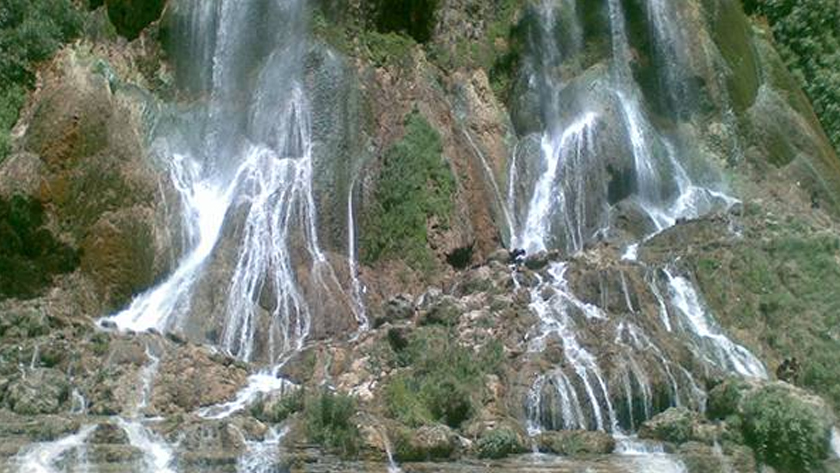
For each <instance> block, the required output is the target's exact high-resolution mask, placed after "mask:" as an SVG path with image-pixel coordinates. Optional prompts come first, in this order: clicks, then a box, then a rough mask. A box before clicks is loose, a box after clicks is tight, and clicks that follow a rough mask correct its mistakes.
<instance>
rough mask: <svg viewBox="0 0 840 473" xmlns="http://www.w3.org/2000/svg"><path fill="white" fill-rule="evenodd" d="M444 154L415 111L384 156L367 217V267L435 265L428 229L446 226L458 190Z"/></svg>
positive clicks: (437, 137)
mask: <svg viewBox="0 0 840 473" xmlns="http://www.w3.org/2000/svg"><path fill="white" fill-rule="evenodd" d="M442 153H443V145H442V144H441V140H440V135H439V134H438V132H437V131H436V130H435V129H434V128H433V127H432V126H431V125H430V124H429V122H427V121H426V119H425V118H423V116H422V115H421V114H420V113H419V112H417V111H414V112H411V113H410V114H409V115H408V116H407V117H406V119H405V134H404V136H403V138H402V139H401V140H400V141H398V142H397V143H395V144H394V145H393V146H391V147H390V148H389V149H388V150H387V151H386V152H385V156H384V160H383V163H382V170H381V172H380V175H379V180H378V182H377V186H376V192H375V195H374V199H375V202H374V203H373V205H372V209H371V210H369V211H368V213H367V215H366V216H365V219H364V223H363V226H364V232H363V233H362V234H363V235H364V240H363V242H362V243H363V250H364V252H363V258H364V261H365V262H366V263H374V262H376V261H378V260H380V259H383V258H389V257H393V258H399V259H402V260H404V261H406V262H407V263H409V264H411V265H413V266H415V267H418V268H423V269H429V268H430V267H431V265H432V256H431V254H430V251H429V249H428V247H427V240H428V230H427V225H428V224H429V221H430V220H435V221H437V222H438V224H439V225H446V224H447V223H448V220H449V214H450V213H451V212H452V194H453V193H454V190H455V180H454V177H453V176H452V172H451V170H450V169H449V165H448V164H447V162H446V161H445V160H444V158H443V156H442Z"/></svg>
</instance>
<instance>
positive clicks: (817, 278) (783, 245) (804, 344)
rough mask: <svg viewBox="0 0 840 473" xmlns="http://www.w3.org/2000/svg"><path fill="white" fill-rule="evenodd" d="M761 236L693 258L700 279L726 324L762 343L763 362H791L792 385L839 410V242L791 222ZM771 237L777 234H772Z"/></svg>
mask: <svg viewBox="0 0 840 473" xmlns="http://www.w3.org/2000/svg"><path fill="white" fill-rule="evenodd" d="M769 230H770V231H766V232H764V236H765V242H763V243H761V242H759V240H757V239H756V240H753V241H749V242H744V243H743V244H739V245H737V246H735V247H732V248H727V249H726V250H725V251H722V252H715V253H711V254H706V255H704V257H703V258H704V259H705V260H709V259H715V260H717V261H718V263H719V264H712V263H711V262H709V261H704V259H698V261H695V271H696V274H697V277H698V280H699V282H700V284H701V287H702V289H703V293H704V294H706V296H707V298H708V300H709V302H710V303H711V304H712V307H713V308H714V309H715V313H716V314H717V315H718V316H719V317H720V318H721V321H722V322H723V323H724V325H725V326H727V327H733V328H735V329H739V330H741V331H742V333H748V334H750V336H751V337H754V341H757V342H759V343H760V344H761V346H762V348H763V351H764V353H765V357H768V356H769V357H771V359H772V358H775V361H776V363H779V362H781V360H783V359H784V358H792V357H793V358H796V359H797V360H798V361H799V364H800V366H801V369H800V372H799V373H798V377H797V379H795V380H794V381H795V382H796V384H798V385H801V386H803V387H806V388H808V389H812V390H813V391H815V392H817V393H819V394H821V395H823V396H825V397H826V398H828V399H829V400H831V401H832V402H833V404H834V406H835V407H837V406H840V365H838V364H837V362H836V360H837V359H838V357H840V341H838V340H837V338H836V336H834V335H833V333H835V331H836V329H835V327H837V326H838V324H840V288H838V287H836V285H833V284H829V283H828V281H838V280H840V239H838V237H837V236H836V235H833V234H827V233H826V234H817V235H810V236H806V235H809V233H811V232H810V230H802V229H800V228H799V225H798V224H796V222H788V223H785V224H778V228H777V229H776V230H774V229H773V228H770V229H769ZM774 233H776V234H775V235H774Z"/></svg>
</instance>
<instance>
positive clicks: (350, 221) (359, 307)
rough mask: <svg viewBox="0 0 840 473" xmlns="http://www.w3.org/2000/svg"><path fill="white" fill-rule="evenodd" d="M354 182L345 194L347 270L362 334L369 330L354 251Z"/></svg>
mask: <svg viewBox="0 0 840 473" xmlns="http://www.w3.org/2000/svg"><path fill="white" fill-rule="evenodd" d="M354 188H355V182H351V183H350V190H349V191H348V192H347V268H348V270H349V271H350V289H351V291H352V294H353V304H354V307H353V309H354V312H355V313H356V320H357V322H358V323H359V331H360V332H363V331H365V330H367V329H368V328H370V320H368V316H367V313H366V312H365V301H364V292H365V291H364V287H363V286H362V282H361V281H360V280H359V267H358V266H359V265H358V260H357V255H356V254H357V251H356V242H357V237H356V215H355V213H354V209H353V189H354Z"/></svg>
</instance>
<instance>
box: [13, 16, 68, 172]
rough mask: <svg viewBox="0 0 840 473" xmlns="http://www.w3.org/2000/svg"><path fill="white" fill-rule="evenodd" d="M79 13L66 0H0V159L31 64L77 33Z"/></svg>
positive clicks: (28, 83)
mask: <svg viewBox="0 0 840 473" xmlns="http://www.w3.org/2000/svg"><path fill="white" fill-rule="evenodd" d="M81 28H82V13H81V12H80V11H79V10H78V9H77V7H76V6H75V4H74V3H73V2H72V1H70V0H3V1H2V2H0V161H2V160H3V158H5V156H6V155H7V154H8V152H9V149H10V137H9V130H10V129H11V128H12V126H14V124H15V122H16V121H17V118H18V113H19V112H20V108H21V107H22V106H23V103H24V101H25V96H26V90H27V89H29V88H31V87H32V86H33V85H34V83H35V65H36V64H37V63H38V62H40V61H43V60H45V59H48V58H49V57H50V56H52V55H53V53H55V51H56V50H57V49H58V48H59V47H60V46H61V45H62V44H63V43H66V42H69V41H71V40H72V39H73V38H75V37H76V36H78V34H79V33H80V32H81Z"/></svg>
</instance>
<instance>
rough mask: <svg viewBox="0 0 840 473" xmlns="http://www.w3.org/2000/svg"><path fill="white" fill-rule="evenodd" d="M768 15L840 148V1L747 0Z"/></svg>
mask: <svg viewBox="0 0 840 473" xmlns="http://www.w3.org/2000/svg"><path fill="white" fill-rule="evenodd" d="M744 5H745V7H746V9H747V11H748V12H751V13H758V14H761V15H764V16H766V17H767V19H768V21H769V22H770V25H771V28H772V30H773V36H774V38H775V39H776V42H777V47H778V50H779V53H780V54H781V55H782V58H783V59H784V60H785V63H787V66H788V68H789V69H790V70H791V72H792V73H793V75H794V76H795V77H796V78H797V79H798V81H799V84H800V86H801V87H802V88H803V89H804V90H805V92H806V93H807V94H808V96H809V97H810V98H811V101H812V103H813V105H814V110H815V111H816V112H817V115H818V116H819V117H820V121H821V122H822V124H823V127H825V130H826V133H828V135H829V138H830V139H831V142H832V143H833V144H834V147H835V149H838V150H840V26H838V25H840V3H838V2H837V1H836V0H745V1H744Z"/></svg>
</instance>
